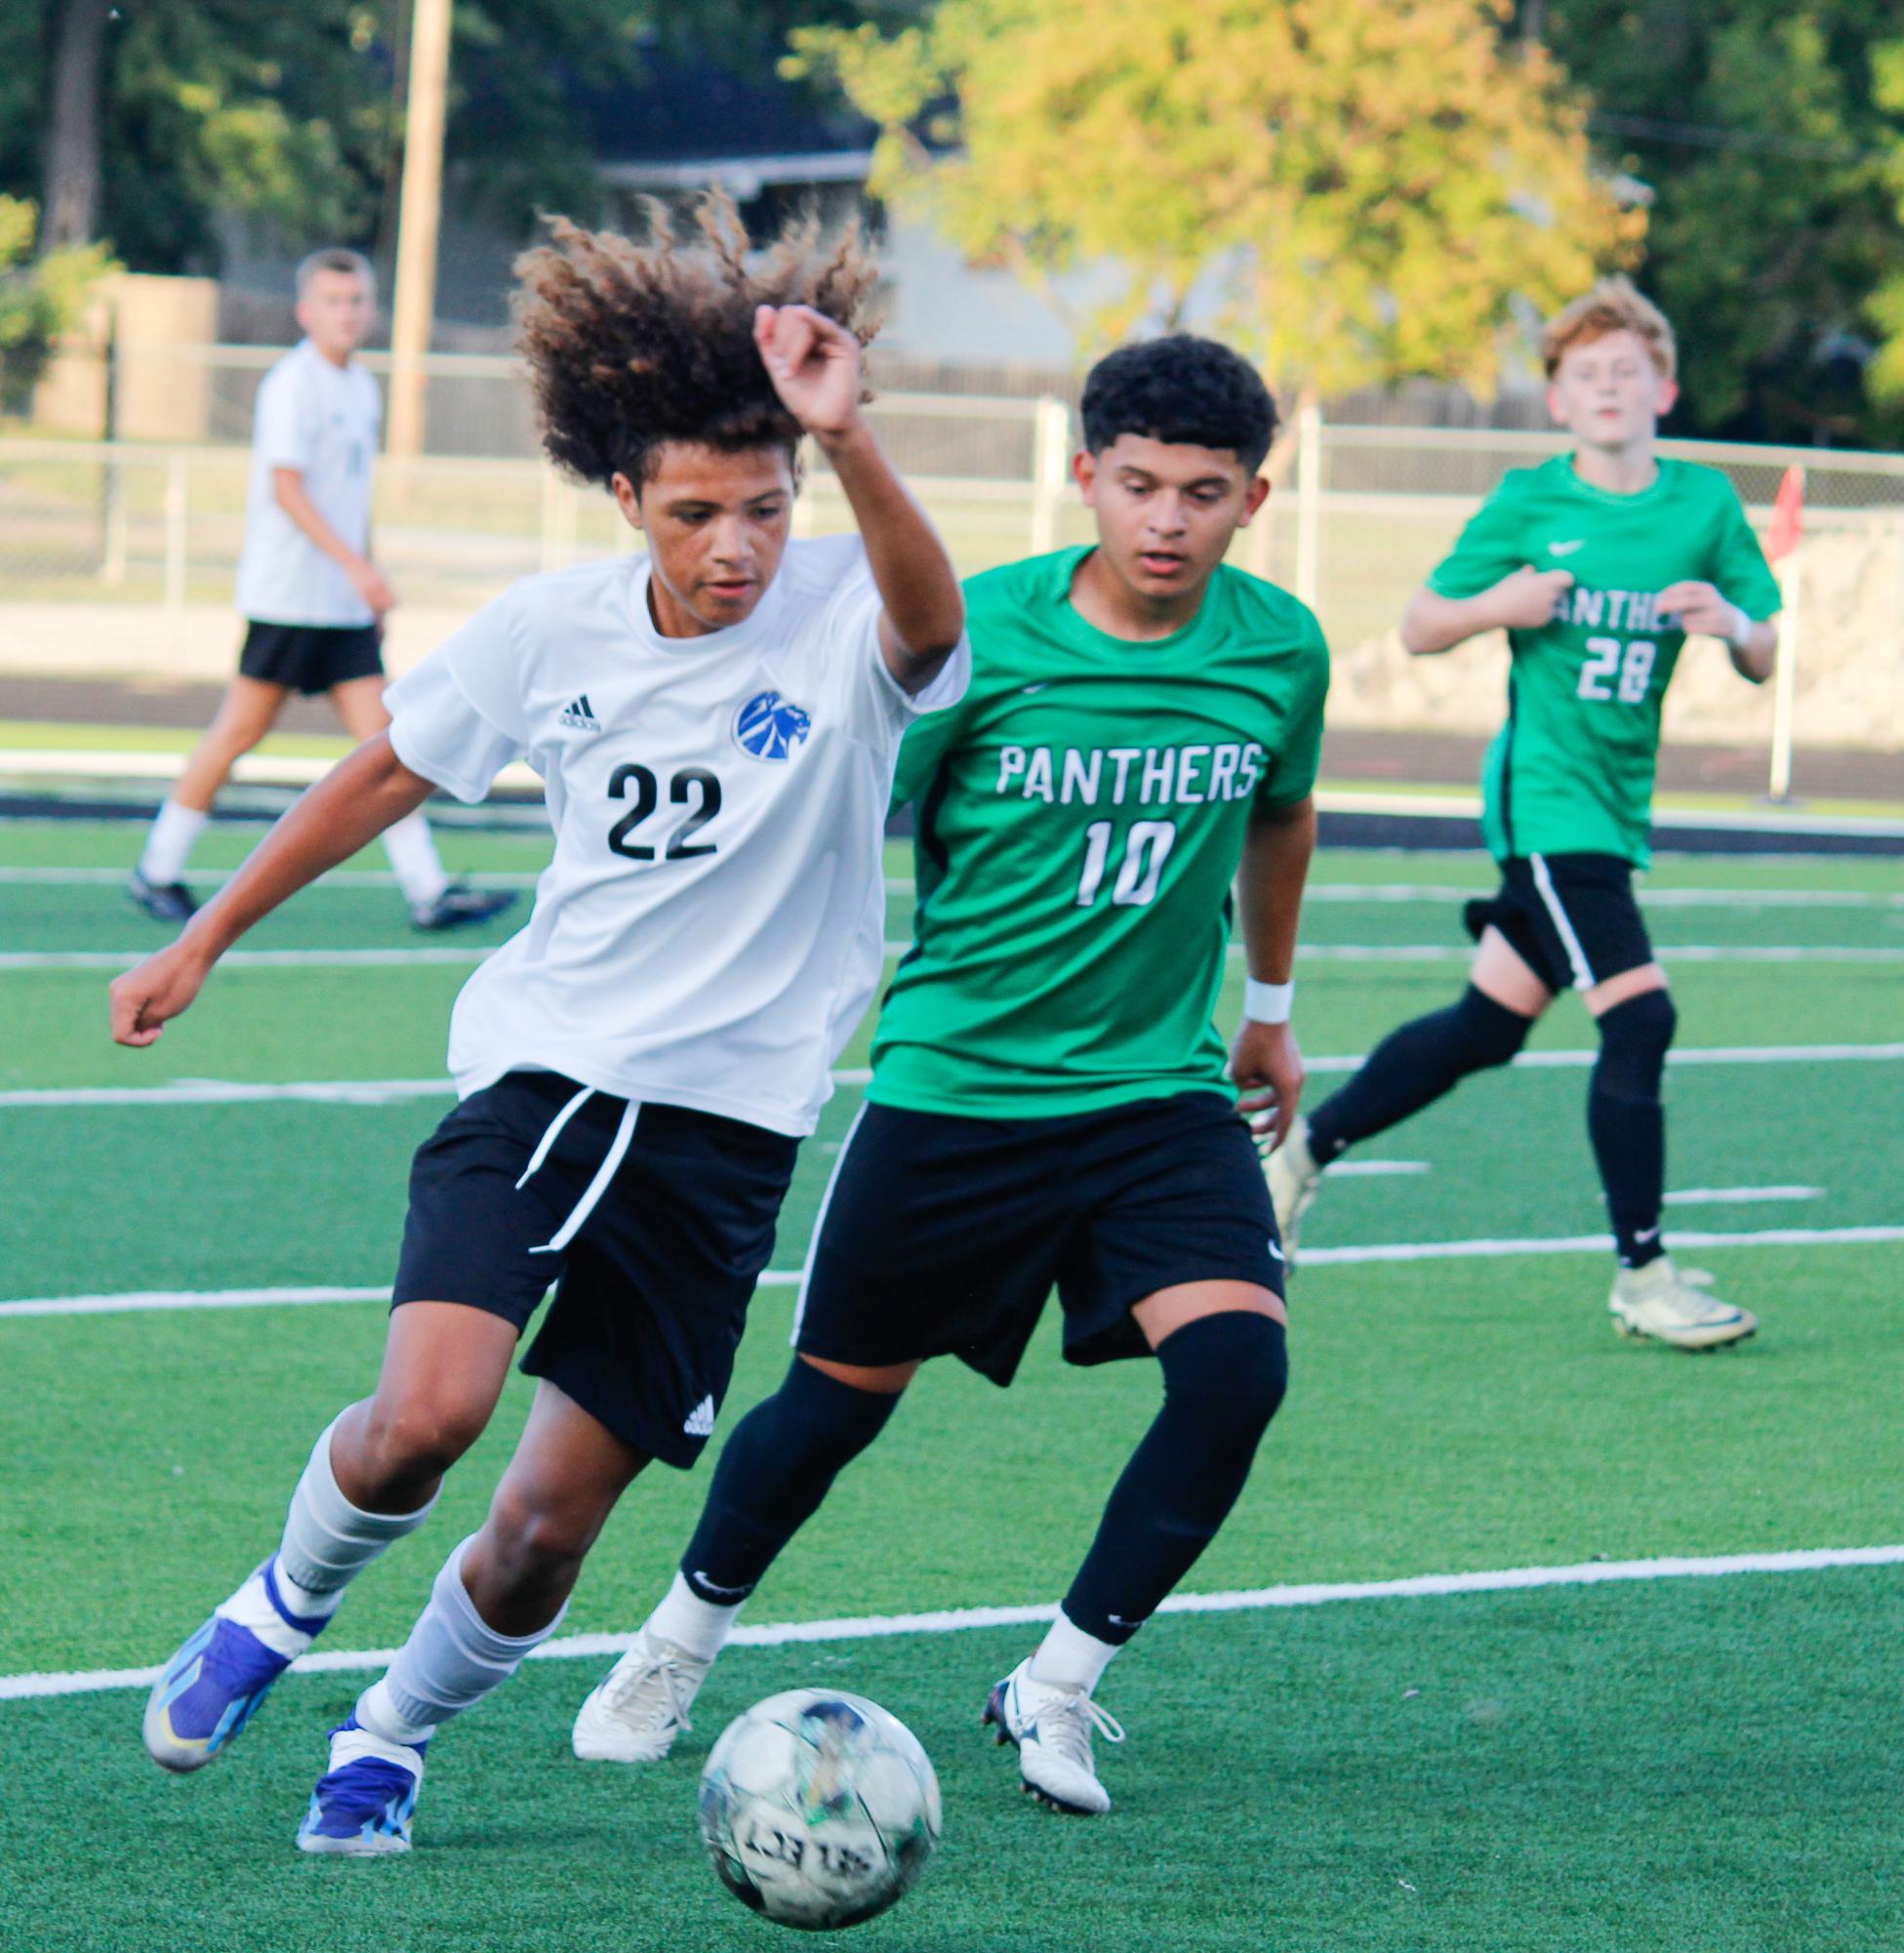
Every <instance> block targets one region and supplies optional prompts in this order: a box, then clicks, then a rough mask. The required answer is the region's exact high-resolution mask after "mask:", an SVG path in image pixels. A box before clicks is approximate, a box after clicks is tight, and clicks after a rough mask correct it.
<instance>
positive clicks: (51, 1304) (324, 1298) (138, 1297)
mask: <svg viewBox="0 0 1904 1953" xmlns="http://www.w3.org/2000/svg"><path fill="white" fill-rule="evenodd" d="M799 1279H800V1277H799V1271H798V1270H797V1269H778V1268H772V1269H769V1270H768V1271H767V1272H766V1274H764V1275H762V1276H761V1277H760V1278H759V1285H760V1286H761V1287H762V1288H790V1287H792V1286H793V1285H794V1283H796V1282H798V1281H799ZM389 1299H390V1289H389V1284H388V1283H387V1282H385V1284H384V1286H383V1287H381V1288H151V1289H144V1290H138V1289H130V1290H127V1291H126V1292H125V1293H123V1294H117V1295H29V1296H25V1297H23V1298H22V1299H21V1300H20V1301H18V1302H0V1319H4V1318H6V1317H9V1316H143V1315H150V1314H152V1313H154V1312H159V1313H165V1312H168V1311H171V1310H174V1309H296V1308H302V1307H304V1306H305V1305H306V1304H310V1303H318V1302H387V1301H388V1300H389Z"/></svg>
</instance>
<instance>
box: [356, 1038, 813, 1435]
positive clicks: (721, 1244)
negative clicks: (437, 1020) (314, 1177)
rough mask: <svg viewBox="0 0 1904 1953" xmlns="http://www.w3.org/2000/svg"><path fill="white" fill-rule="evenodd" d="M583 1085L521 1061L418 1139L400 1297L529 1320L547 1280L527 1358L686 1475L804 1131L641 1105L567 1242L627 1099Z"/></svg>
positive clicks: (399, 1300) (531, 1371)
mask: <svg viewBox="0 0 1904 1953" xmlns="http://www.w3.org/2000/svg"><path fill="white" fill-rule="evenodd" d="M583 1091H584V1087H583V1086H581V1085H578V1084H577V1083H576V1082H575V1080H574V1079H572V1078H560V1077H558V1076H557V1075H556V1074H554V1073H552V1072H511V1073H509V1074H508V1076H507V1077H506V1078H502V1079H500V1080H499V1081H498V1082H497V1083H495V1084H493V1085H491V1086H489V1087H488V1088H487V1089H486V1090H484V1091H479V1092H472V1093H471V1094H470V1095H469V1096H468V1097H467V1098H466V1099H465V1100H464V1101H463V1103H462V1104H461V1105H459V1106H458V1107H457V1108H456V1110H455V1111H454V1112H452V1113H451V1114H450V1115H449V1117H448V1118H447V1119H444V1121H443V1123H442V1124H441V1125H439V1126H438V1127H437V1128H436V1131H435V1132H434V1134H432V1135H431V1137H430V1138H428V1139H426V1140H425V1142H424V1144H423V1146H422V1148H421V1149H420V1150H419V1152H418V1154H417V1158H416V1162H415V1164H414V1165H413V1166H412V1167H411V1169H410V1213H409V1217H408V1219H406V1221H405V1222H404V1225H403V1252H402V1256H401V1259H400V1260H399V1263H398V1266H397V1278H396V1285H395V1289H394V1291H393V1295H392V1306H393V1307H397V1306H401V1305H402V1304H403V1303H405V1302H464V1303H467V1304H468V1305H469V1306H470V1307H472V1308H476V1309H486V1310H488V1311H489V1313H490V1314H491V1315H493V1316H501V1317H504V1318H505V1319H506V1321H508V1322H513V1323H514V1324H515V1325H516V1327H517V1328H518V1329H520V1328H521V1327H522V1326H523V1325H524V1324H525V1323H526V1322H528V1321H529V1318H530V1317H531V1316H533V1315H534V1314H535V1312H536V1307H537V1305H538V1304H539V1303H540V1302H541V1301H542V1298H543V1294H544V1291H545V1290H546V1289H547V1287H548V1285H549V1283H550V1282H553V1283H554V1284H555V1299H554V1301H553V1302H552V1303H551V1304H550V1305H549V1310H548V1314H547V1316H546V1317H545V1318H544V1320H543V1324H542V1328H541V1329H540V1330H539V1331H538V1333H537V1335H536V1339H535V1341H534V1342H533V1343H531V1344H530V1346H529V1349H528V1352H527V1354H526V1355H525V1356H524V1357H523V1359H522V1367H523V1370H524V1371H525V1372H526V1373H527V1374H528V1375H530V1376H544V1377H547V1379H548V1380H549V1381H550V1382H551V1383H553V1384H555V1385H556V1386H557V1387H558V1388H559V1389H561V1390H562V1391H564V1392H565V1393H566V1394H567V1395H568V1396H570V1397H572V1398H573V1399H574V1400H575V1402H576V1403H577V1404H581V1406H582V1407H583V1409H585V1410H586V1411H587V1412H588V1413H589V1415H590V1416H592V1417H595V1418H597V1419H599V1420H600V1422H602V1423H603V1424H605V1425H606V1426H607V1427H608V1428H609V1430H611V1431H612V1432H614V1434H615V1435H616V1437H618V1438H620V1439H621V1440H622V1441H623V1443H624V1444H631V1445H633V1446H634V1448H635V1449H636V1450H637V1451H643V1452H646V1453H647V1454H648V1455H649V1456H650V1457H654V1458H659V1459H660V1460H661V1461H662V1462H663V1463H664V1464H667V1465H677V1466H679V1467H681V1468H682V1469H683V1470H685V1469H686V1468H687V1467H688V1466H690V1465H692V1464H693V1463H694V1461H695V1460H696V1459H697V1458H698V1457H699V1456H700V1455H701V1450H702V1447H703V1446H704V1445H705V1444H707V1442H708V1439H709V1435H710V1434H711V1432H712V1431H713V1428H714V1418H715V1416H716V1415H717V1414H718V1412H719V1410H720V1404H721V1400H722V1398H724V1397H725V1396H726V1394H727V1385H728V1382H729V1379H730V1378H731V1377H732V1376H733V1373H734V1352H735V1350H736V1349H738V1348H739V1347H740V1341H741V1331H742V1330H743V1328H744V1327H745V1326H746V1324H747V1306H748V1299H749V1296H751V1295H752V1293H753V1283H754V1278H755V1277H756V1276H758V1275H759V1273H760V1271H761V1270H762V1269H763V1268H765V1267H766V1265H767V1260H768V1257H769V1256H770V1255H771V1254H772V1253H773V1246H774V1224H775V1222H776V1221H777V1220H778V1218H779V1215H780V1205H781V1201H782V1200H783V1199H784V1198H785V1197H786V1193H787V1183H788V1181H789V1180H790V1178H791V1177H792V1172H793V1157H794V1155H795V1153H796V1152H797V1151H798V1150H799V1142H798V1141H797V1140H792V1139H789V1138H787V1137H785V1136H784V1135H783V1134H781V1133H777V1132H767V1131H765V1130H763V1129H762V1128H761V1127H759V1126H756V1125H747V1124H743V1123H742V1122H741V1121H740V1120H738V1119H719V1118H716V1117H715V1116H714V1115H713V1114H711V1113H703V1112H689V1111H687V1110H685V1109H684V1108H682V1107H679V1106H667V1105H639V1106H637V1107H635V1108H634V1117H633V1125H632V1131H631V1133H630V1134H629V1135H628V1142H627V1152H626V1154H625V1156H624V1157H623V1159H622V1160H621V1162H620V1164H619V1165H618V1166H617V1167H616V1168H615V1169H614V1174H613V1177H612V1178H611V1179H610V1180H609V1182H608V1184H607V1186H606V1188H605V1189H604V1190H603V1191H602V1192H601V1194H600V1196H599V1198H598V1199H597V1200H595V1202H594V1204H593V1205H592V1206H591V1207H589V1208H588V1209H587V1218H586V1219H584V1220H583V1222H582V1224H581V1226H580V1228H579V1229H578V1230H576V1231H575V1232H574V1235H573V1239H571V1240H568V1241H566V1242H563V1241H562V1239H561V1238H562V1236H563V1235H564V1233H565V1232H566V1231H567V1229H566V1224H567V1223H568V1222H569V1221H570V1220H571V1219H572V1218H573V1216H574V1215H575V1213H576V1211H577V1209H578V1207H580V1206H581V1205H582V1204H583V1203H584V1202H585V1201H586V1200H587V1196H588V1194H589V1192H590V1191H591V1189H592V1186H593V1183H594V1181H595V1179H596V1178H597V1176H598V1174H599V1172H600V1171H601V1169H602V1168H603V1167H604V1166H605V1165H606V1163H607V1161H608V1158H609V1155H610V1154H611V1152H612V1151H613V1150H614V1148H615V1147H616V1145H617V1143H618V1141H619V1140H620V1138H621V1137H622V1133H623V1126H624V1122H625V1116H626V1115H627V1113H628V1102H627V1101H626V1100H624V1099H617V1098H610V1097H609V1096H608V1095H607V1094H605V1093H602V1092H594V1093H590V1094H588V1095H587V1097H584V1098H582V1099H581V1102H580V1104H576V1100H577V1099H578V1096H579V1095H580V1094H582V1093H583ZM571 1107H573V1110H572V1111H570V1112H569V1113H568V1116H567V1117H566V1118H564V1117H563V1115H564V1111H565V1109H567V1108H571ZM551 1135H552V1137H551ZM545 1145H547V1151H546V1152H545V1150H544V1149H545ZM531 1166H533V1167H534V1169H535V1170H534V1171H533V1172H531V1171H530V1170H529V1169H530V1168H531ZM518 1183H520V1184H518ZM550 1242H557V1243H559V1244H558V1245H557V1246H555V1247H554V1248H553V1249H552V1250H551V1249H550V1248H549V1247H548V1245H547V1244H548V1243H550Z"/></svg>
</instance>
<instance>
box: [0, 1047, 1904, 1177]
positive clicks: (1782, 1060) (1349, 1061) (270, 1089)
mask: <svg viewBox="0 0 1904 1953" xmlns="http://www.w3.org/2000/svg"><path fill="white" fill-rule="evenodd" d="M1364 1055H1365V1054H1363V1053H1360V1052H1349V1053H1346V1054H1343V1055H1339V1056H1330V1055H1326V1054H1325V1055H1323V1056H1320V1057H1313V1058H1309V1059H1306V1060H1305V1061H1304V1062H1305V1063H1306V1064H1307V1066H1308V1068H1309V1070H1310V1071H1311V1072H1317V1073H1321V1072H1353V1071H1355V1070H1356V1069H1357V1067H1358V1066H1359V1065H1360V1064H1361V1063H1362V1060H1363V1056H1364ZM1599 1055H1600V1054H1599V1052H1598V1051H1591V1050H1588V1051H1523V1052H1522V1053H1521V1054H1520V1056H1519V1057H1518V1058H1517V1059H1516V1060H1515V1061H1514V1065H1513V1067H1512V1069H1513V1070H1515V1071H1531V1072H1545V1071H1585V1070H1586V1069H1587V1068H1588V1067H1589V1066H1591V1065H1593V1064H1594V1063H1595V1062H1596V1060H1597V1059H1598V1058H1599ZM1897 1059H1904V1043H1900V1044H1711V1045H1697V1044H1694V1045H1691V1046H1688V1047H1687V1048H1686V1049H1685V1050H1682V1051H1675V1052H1673V1053H1672V1055H1671V1058H1670V1060H1669V1062H1670V1063H1672V1064H1674V1065H1848V1064H1884V1063H1889V1062H1892V1061H1895V1060H1897ZM832 1078H833V1083H834V1084H836V1085H866V1084H870V1083H871V1079H872V1073H871V1070H870V1069H869V1068H868V1067H866V1066H864V1065H852V1066H842V1067H840V1068H839V1069H838V1070H836V1071H835V1072H834V1073H833V1075H832ZM455 1090H456V1086H455V1085H454V1084H453V1083H452V1082H451V1081H450V1080H449V1079H448V1078H333V1079H325V1078H317V1079H310V1080H306V1081H304V1082H301V1083H291V1084H275V1083H272V1084H257V1083H244V1082H228V1081H226V1080H224V1079H222V1078H175V1079H173V1080H171V1081H170V1082H168V1083H166V1084H162V1085H47V1086H30V1087H29V1086H20V1087H18V1088H17V1089H14V1090H12V1091H0V1109H7V1108H20V1109H24V1108H30V1107H35V1106H44V1107H59V1106H219V1105H263V1104H268V1103H270V1102H271V1101H273V1100H278V1099H291V1100H303V1101H305V1102H307V1103H310V1104H313V1105H362V1106H379V1105H400V1104H402V1103H404V1102H405V1101H407V1100H411V1099H431V1098H448V1097H449V1096H450V1095H451V1094H452V1093H453V1092H454V1091H455ZM1427 1170H1428V1168H1427V1167H1426V1166H1425V1165H1410V1164H1407V1163H1404V1162H1401V1161H1396V1160H1368V1161H1359V1160H1345V1161H1344V1162H1343V1163H1342V1164H1341V1165H1340V1166H1332V1167H1330V1169H1329V1171H1330V1172H1332V1173H1341V1172H1350V1173H1376V1172H1381V1173H1402V1172H1422V1173H1425V1172H1427Z"/></svg>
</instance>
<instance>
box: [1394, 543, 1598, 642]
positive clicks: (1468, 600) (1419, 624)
mask: <svg viewBox="0 0 1904 1953" xmlns="http://www.w3.org/2000/svg"><path fill="white" fill-rule="evenodd" d="M1572 588H1573V575H1572V573H1571V571H1568V570H1537V569H1534V568H1533V567H1532V566H1531V565H1528V566H1524V567H1522V568H1520V569H1518V570H1515V571H1513V572H1512V573H1511V574H1509V575H1507V576H1505V577H1503V578H1502V579H1501V581H1500V582H1499V583H1497V584H1495V585H1494V586H1493V587H1492V589H1490V590H1482V591H1481V592H1480V593H1479V595H1478V596H1460V597H1457V596H1442V595H1441V594H1440V592H1439V591H1438V590H1429V589H1427V588H1426V587H1424V588H1422V589H1421V590H1417V591H1416V592H1415V593H1414V595H1413V596H1412V597H1411V598H1410V599H1409V600H1408V608H1407V609H1406V610H1405V611H1403V612H1402V614H1401V642H1402V644H1403V646H1404V647H1405V648H1406V649H1407V651H1408V652H1409V653H1410V654H1411V655H1412V656H1414V657H1417V658H1432V657H1434V656H1435V655H1436V654H1437V653H1438V652H1440V651H1451V650H1453V649H1454V647H1455V646H1456V645H1457V644H1460V643H1463V642H1465V641H1466V640H1467V639H1468V638H1470V637H1479V635H1480V633H1481V632H1482V631H1538V630H1539V629H1540V628H1541V627H1542V626H1543V625H1546V624H1552V623H1553V621H1554V619H1555V617H1556V616H1557V615H1558V613H1559V611H1560V606H1561V604H1562V603H1564V602H1565V601H1566V593H1567V591H1568V590H1571V589H1572Z"/></svg>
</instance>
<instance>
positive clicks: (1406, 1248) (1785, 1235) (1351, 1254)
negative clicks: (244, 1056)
mask: <svg viewBox="0 0 1904 1953" xmlns="http://www.w3.org/2000/svg"><path fill="white" fill-rule="evenodd" d="M1670 1238H1671V1241H1672V1244H1673V1246H1674V1247H1675V1248H1676V1249H1677V1248H1683V1247H1852V1246H1858V1245H1861V1244H1864V1243H1868V1242H1873V1241H1904V1227H1857V1228H1761V1229H1759V1230H1758V1231H1757V1232H1756V1233H1753V1234H1710V1233H1704V1232H1701V1231H1699V1230H1696V1229H1692V1228H1674V1229H1672V1230H1671V1235H1670ZM1612 1246H1613V1237H1612V1236H1611V1235H1606V1234H1599V1235H1552V1236H1549V1235H1535V1236H1531V1237H1528V1238H1525V1239H1522V1240H1519V1241H1516V1240H1511V1239H1510V1240H1503V1241H1372V1242H1369V1243H1368V1244H1366V1245H1364V1246H1358V1247H1306V1248H1304V1249H1303V1251H1302V1253H1301V1254H1300V1255H1298V1256H1297V1257H1296V1261H1297V1266H1298V1267H1300V1268H1323V1267H1329V1266H1334V1267H1346V1266H1351V1265H1355V1264H1358V1263H1363V1262H1372V1261H1470V1260H1477V1261H1495V1260H1500V1259H1502V1258H1504V1257H1508V1258H1511V1257H1514V1256H1519V1255H1525V1254H1606V1253H1609V1252H1610V1251H1611V1249H1612ZM4 1306H5V1305H4V1304H0V1307H4Z"/></svg>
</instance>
